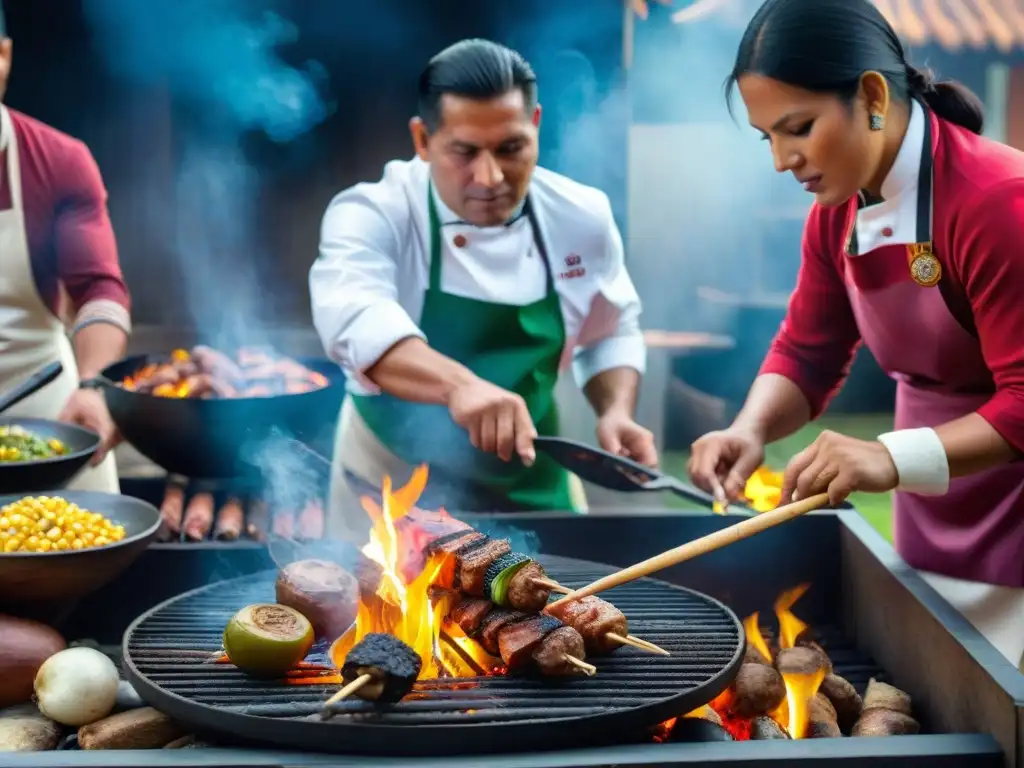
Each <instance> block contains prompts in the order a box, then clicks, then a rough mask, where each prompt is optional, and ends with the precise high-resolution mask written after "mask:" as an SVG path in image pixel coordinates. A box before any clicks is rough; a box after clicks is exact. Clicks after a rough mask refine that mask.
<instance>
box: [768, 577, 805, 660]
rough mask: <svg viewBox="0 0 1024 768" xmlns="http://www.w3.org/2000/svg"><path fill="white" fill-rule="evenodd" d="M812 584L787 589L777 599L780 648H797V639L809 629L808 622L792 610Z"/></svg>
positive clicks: (776, 608) (776, 615)
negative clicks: (799, 617)
mask: <svg viewBox="0 0 1024 768" xmlns="http://www.w3.org/2000/svg"><path fill="white" fill-rule="evenodd" d="M810 586H811V585H810V584H801V585H799V586H797V587H793V589H787V590H786V591H785V592H783V593H782V594H781V595H779V596H778V597H777V598H776V599H775V617H776V618H777V619H778V620H779V648H795V647H796V641H797V640H798V639H799V638H800V635H801V634H802V633H803V632H804V630H806V629H807V624H805V623H804V622H803V621H801V620H800V619H798V618H797V617H796V615H795V614H794V613H793V612H792V611H791V610H790V608H792V607H793V606H794V605H796V601H797V600H799V599H800V598H801V597H803V596H804V593H805V592H806V591H807V590H808V589H809V588H810Z"/></svg>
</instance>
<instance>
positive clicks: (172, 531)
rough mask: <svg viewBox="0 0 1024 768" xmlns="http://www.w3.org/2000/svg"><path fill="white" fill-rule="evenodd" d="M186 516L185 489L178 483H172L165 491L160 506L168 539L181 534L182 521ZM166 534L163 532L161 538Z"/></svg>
mask: <svg viewBox="0 0 1024 768" xmlns="http://www.w3.org/2000/svg"><path fill="white" fill-rule="evenodd" d="M184 514H185V489H184V488H182V487H181V485H179V484H178V483H174V482H170V483H168V484H167V490H166V491H164V500H163V503H162V504H161V505H160V518H161V520H163V528H164V529H166V531H167V534H169V535H168V536H167V538H172V537H176V536H179V535H180V534H181V521H182V519H183V517H184ZM163 537H164V534H163V533H162V532H161V538H163Z"/></svg>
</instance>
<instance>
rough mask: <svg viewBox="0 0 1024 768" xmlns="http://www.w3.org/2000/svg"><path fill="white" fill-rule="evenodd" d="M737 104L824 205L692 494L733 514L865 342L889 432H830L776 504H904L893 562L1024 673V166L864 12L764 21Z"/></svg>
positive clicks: (749, 45) (751, 35) (814, 211)
mask: <svg viewBox="0 0 1024 768" xmlns="http://www.w3.org/2000/svg"><path fill="white" fill-rule="evenodd" d="M729 85H730V87H731V86H734V85H735V86H738V88H739V92H740V95H741V96H742V98H743V102H744V104H745V106H746V108H747V112H748V116H749V119H750V123H751V124H752V125H753V126H754V127H755V128H757V129H758V130H759V131H760V132H761V134H762V136H763V138H765V139H766V140H767V142H768V146H769V148H770V150H771V155H772V159H773V160H774V163H775V168H776V170H778V171H779V172H789V173H792V174H793V176H794V177H795V178H796V180H797V181H798V182H799V183H801V184H802V185H803V187H804V188H805V189H806V190H807V191H808V192H811V193H812V194H813V195H814V198H815V200H814V204H813V206H812V207H811V211H810V214H809V215H808V218H807V223H806V226H805V229H804V236H803V256H802V261H801V266H800V271H799V276H798V278H797V284H796V289H795V291H794V292H793V295H792V297H791V299H790V304H789V310H788V312H787V315H786V318H785V320H784V322H783V323H782V327H781V328H780V330H779V332H778V335H777V336H776V338H775V340H774V342H773V343H772V345H771V349H770V351H769V353H768V357H767V358H766V360H765V361H764V364H763V366H762V368H761V371H760V375H759V376H758V377H757V379H756V381H755V382H754V384H753V387H752V388H751V390H750V393H749V395H748V397H747V401H746V403H745V405H744V406H743V408H742V410H741V412H740V413H739V415H738V416H737V417H736V419H735V421H734V422H733V424H732V426H731V427H729V428H728V429H726V430H723V431H719V432H714V433H711V434H709V435H705V436H704V437H702V438H700V439H699V440H698V441H697V442H696V443H695V444H694V446H693V453H692V458H691V460H690V466H689V469H690V473H691V476H692V477H693V479H694V481H695V482H696V483H697V484H698V485H701V486H702V487H704V488H706V489H708V490H710V491H713V492H719V493H720V494H724V495H728V496H730V497H732V498H737V497H739V496H740V495H741V493H742V490H743V487H744V484H745V482H746V479H747V478H748V477H749V475H750V474H751V473H752V471H753V470H754V469H755V468H756V467H757V466H758V465H759V464H760V463H761V461H762V460H763V457H764V445H765V443H767V442H770V441H773V440H777V439H779V438H781V437H783V436H785V435H787V434H790V433H792V432H794V431H795V430H797V429H799V428H800V427H801V426H802V425H804V424H805V423H807V422H808V421H809V420H810V419H813V418H816V417H817V416H818V415H819V414H820V413H821V412H822V411H823V410H824V408H825V406H826V405H827V403H828V401H829V398H830V397H831V396H832V394H833V393H834V392H835V391H836V390H837V389H838V387H839V386H840V385H841V383H842V381H843V379H844V377H845V375H846V373H847V370H848V367H849V365H850V362H851V360H852V358H853V354H854V352H855V350H856V348H857V346H858V344H860V343H862V342H863V343H864V344H866V345H867V346H868V348H869V349H870V350H871V352H872V354H873V355H874V357H875V358H876V359H877V360H878V362H879V364H880V365H881V366H882V367H883V368H884V369H885V370H886V371H887V372H888V373H889V375H890V376H892V377H893V378H894V379H895V380H896V381H897V397H896V424H895V430H894V431H892V432H889V433H887V434H884V435H880V436H878V439H877V440H856V439H853V438H851V437H848V436H844V435H839V434H835V433H833V432H824V433H822V434H821V436H820V437H819V438H818V439H817V440H816V441H815V442H814V443H813V444H812V445H811V446H809V447H808V448H807V449H806V450H804V451H802V452H801V453H800V454H798V455H797V456H796V457H794V458H793V459H792V461H791V462H790V464H789V466H788V467H787V469H786V472H785V481H784V487H783V490H782V498H783V499H784V500H786V501H788V500H790V499H791V498H798V497H807V496H809V495H812V494H816V493H821V492H824V491H827V492H828V494H829V496H830V498H831V501H832V502H833V503H839V502H841V501H842V500H843V499H844V498H845V497H846V496H847V495H848V494H849V493H851V492H852V491H869V492H878V493H881V492H886V491H890V490H893V489H895V490H896V494H895V504H894V522H895V538H896V548H897V550H898V551H899V553H900V554H901V555H902V556H903V558H904V559H905V560H906V561H907V562H908V563H909V564H910V565H912V566H914V567H916V568H918V569H920V570H921V572H922V576H924V578H925V580H926V581H928V582H929V583H930V584H931V585H932V586H933V587H934V588H935V589H936V590H937V591H939V592H940V593H941V594H942V595H943V596H945V597H946V599H947V600H948V601H949V602H950V603H951V604H953V605H954V606H956V607H958V608H959V609H960V610H961V611H962V612H963V613H964V614H965V615H966V616H967V618H968V619H969V620H970V621H971V622H972V623H974V625H975V626H976V627H977V628H978V629H979V630H980V631H981V632H982V633H983V634H984V635H985V636H986V637H988V639H989V640H990V641H991V642H992V643H993V644H994V645H995V646H996V647H997V648H999V650H1000V651H1002V652H1003V654H1004V655H1005V656H1006V657H1007V658H1008V659H1009V660H1010V661H1011V662H1012V663H1013V664H1014V666H1018V665H1019V664H1020V662H1021V658H1022V655H1024V558H1022V557H1021V553H1022V552H1024V463H1021V462H1020V461H1019V459H1020V457H1021V454H1022V452H1024V343H1021V342H1020V340H1019V336H1020V329H1021V328H1022V327H1024V301H1021V290H1022V287H1024V250H1022V249H1021V232H1022V230H1024V154H1022V153H1020V152H1017V151H1016V150H1013V149H1011V148H1009V147H1006V146H1004V145H1001V144H998V143H996V142H993V141H989V140H986V139H984V138H982V137H981V136H980V135H979V134H980V133H981V130H982V113H981V104H980V102H979V101H978V99H977V97H975V96H974V95H973V94H971V93H970V91H968V90H967V89H966V88H964V87H963V86H962V85H959V84H956V83H952V82H935V80H934V79H933V78H932V76H931V75H930V73H927V72H923V71H921V70H918V69H916V68H914V67H913V66H911V65H910V64H909V63H908V62H907V60H906V57H905V53H904V50H903V47H902V45H901V44H900V41H899V39H898V38H897V36H896V34H895V33H894V31H893V29H892V28H891V26H890V25H889V24H888V23H887V22H886V20H885V18H884V17H883V16H882V14H881V13H880V12H879V11H878V9H877V8H876V7H875V6H874V4H873V3H871V2H869V0H768V2H766V3H765V4H764V5H763V6H761V8H760V10H759V11H758V12H757V13H756V14H755V16H754V18H753V20H752V21H751V22H750V25H749V27H748V28H747V30H746V33H745V34H744V36H743V38H742V41H741V43H740V47H739V53H738V55H737V59H736V65H735V68H734V70H733V72H732V75H731V77H730V80H729Z"/></svg>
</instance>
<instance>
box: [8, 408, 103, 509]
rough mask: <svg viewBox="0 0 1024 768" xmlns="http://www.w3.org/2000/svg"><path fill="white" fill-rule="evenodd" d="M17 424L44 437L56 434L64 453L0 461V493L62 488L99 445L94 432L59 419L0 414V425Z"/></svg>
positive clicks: (47, 437) (52, 437)
mask: <svg viewBox="0 0 1024 768" xmlns="http://www.w3.org/2000/svg"><path fill="white" fill-rule="evenodd" d="M13 426H18V427H21V428H22V429H25V430H27V431H29V432H32V433H33V434H35V435H38V436H39V437H41V438H42V439H44V440H52V439H54V438H56V439H57V440H60V441H61V442H62V443H64V447H65V448H67V453H65V454H64V455H63V456H54V457H53V458H52V459H35V460H32V461H0V493H20V494H26V493H33V492H41V491H52V490H58V489H60V488H64V487H65V486H67V484H68V483H70V482H71V480H72V479H73V478H74V477H75V475H77V474H78V473H79V472H80V471H81V470H82V468H83V467H85V465H86V464H88V463H89V459H91V458H92V457H93V454H94V453H96V449H97V448H99V446H100V437H99V435H97V434H96V433H95V432H90V431H89V430H87V429H83V428H82V427H79V426H76V425H74V424H64V423H63V422H60V421H50V420H48V419H30V418H24V419H18V418H13V417H12V418H6V419H5V418H3V417H2V416H0V427H13Z"/></svg>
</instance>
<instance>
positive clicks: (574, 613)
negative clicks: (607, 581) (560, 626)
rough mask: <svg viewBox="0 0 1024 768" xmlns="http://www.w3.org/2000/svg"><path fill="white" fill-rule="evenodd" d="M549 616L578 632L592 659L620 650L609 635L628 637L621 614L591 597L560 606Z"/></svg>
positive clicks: (597, 598) (605, 601)
mask: <svg viewBox="0 0 1024 768" xmlns="http://www.w3.org/2000/svg"><path fill="white" fill-rule="evenodd" d="M551 615H552V616H554V617H556V618H558V619H561V620H562V621H563V622H564V623H565V624H568V625H569V626H570V627H572V628H573V629H575V630H576V631H577V632H579V633H580V634H581V635H582V636H583V642H584V643H585V644H586V647H587V652H588V653H590V654H593V655H595V656H597V655H600V654H605V653H611V652H612V651H614V650H615V649H616V648H618V647H619V643H618V642H616V641H615V640H611V639H609V637H608V633H609V632H612V633H614V634H616V635H618V636H619V637H625V636H626V635H628V634H629V624H628V622H627V621H626V617H625V615H624V614H623V613H622V611H620V610H619V609H618V608H616V607H615V606H614V605H612V604H611V603H609V602H608V601H607V600H602V599H601V598H599V597H595V596H594V595H591V596H589V597H583V598H580V599H579V600H574V601H572V602H570V603H565V604H563V605H560V606H558V607H557V608H555V609H554V610H553V611H552V612H551Z"/></svg>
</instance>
